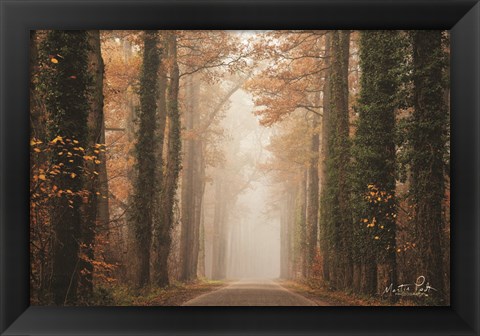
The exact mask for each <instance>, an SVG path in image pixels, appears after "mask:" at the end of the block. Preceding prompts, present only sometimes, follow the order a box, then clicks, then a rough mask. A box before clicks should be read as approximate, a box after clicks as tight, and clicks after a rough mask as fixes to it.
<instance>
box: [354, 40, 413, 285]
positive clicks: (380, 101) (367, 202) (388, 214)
mask: <svg viewBox="0 0 480 336" xmlns="http://www.w3.org/2000/svg"><path fill="white" fill-rule="evenodd" d="M403 50H404V48H402V44H401V38H400V33H399V32H397V31H362V32H361V33H360V68H361V74H362V76H361V90H360V98H359V101H358V112H359V118H358V128H357V131H356V133H355V142H354V158H355V164H354V168H355V169H354V172H355V177H354V181H355V182H354V185H355V187H354V189H355V191H354V200H355V202H354V203H355V204H356V209H355V216H354V235H355V242H354V245H355V249H354V251H355V263H356V264H357V265H360V266H359V269H360V270H361V271H360V272H361V273H362V274H361V276H360V284H359V287H360V288H359V289H360V290H361V291H362V292H363V293H364V294H369V295H374V294H376V293H377V292H378V289H379V288H383V289H385V288H386V287H388V286H389V285H390V284H394V285H396V240H395V232H396V219H395V218H396V216H397V214H396V201H395V186H396V183H395V176H396V175H395V165H396V163H395V160H396V154H395V142H394V140H395V110H396V107H397V99H396V97H397V91H398V88H399V75H400V71H401V66H402V53H404V51H403ZM377 283H378V286H377ZM377 287H378V288H377Z"/></svg>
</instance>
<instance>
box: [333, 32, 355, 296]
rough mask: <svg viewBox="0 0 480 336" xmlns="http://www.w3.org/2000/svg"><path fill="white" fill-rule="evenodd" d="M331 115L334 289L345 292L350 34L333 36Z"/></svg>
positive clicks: (348, 227)
mask: <svg viewBox="0 0 480 336" xmlns="http://www.w3.org/2000/svg"><path fill="white" fill-rule="evenodd" d="M331 34H332V65H331V67H332V73H331V83H330V85H331V87H330V89H331V109H332V110H331V113H332V121H333V127H332V130H331V132H332V135H331V143H330V146H331V156H330V158H329V159H330V160H331V161H330V164H331V166H330V167H329V170H330V172H329V175H330V176H329V177H327V178H331V181H330V182H331V185H330V187H331V192H332V201H333V202H332V203H331V204H330V205H329V206H330V207H332V211H333V214H332V218H331V220H332V223H331V226H332V228H333V230H334V232H333V240H334V244H335V279H334V280H335V281H334V282H335V285H336V287H338V288H346V287H348V286H350V285H351V281H352V276H353V264H352V261H351V226H352V225H351V209H350V201H349V192H350V191H349V185H348V167H349V162H350V153H349V114H348V60H349V43H350V31H347V30H343V31H333V32H332V33H331Z"/></svg>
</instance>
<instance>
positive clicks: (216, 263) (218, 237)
mask: <svg viewBox="0 0 480 336" xmlns="http://www.w3.org/2000/svg"><path fill="white" fill-rule="evenodd" d="M223 175H224V174H223V173H220V174H219V175H218V177H217V178H216V179H215V213H214V218H213V248H212V278H213V279H216V280H219V279H224V278H225V276H226V274H227V270H226V268H227V263H226V254H227V229H226V226H227V217H228V214H227V199H228V191H227V186H226V185H225V181H224V176H223Z"/></svg>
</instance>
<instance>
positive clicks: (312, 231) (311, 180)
mask: <svg viewBox="0 0 480 336" xmlns="http://www.w3.org/2000/svg"><path fill="white" fill-rule="evenodd" d="M311 132H312V135H311V142H310V155H311V158H310V162H309V164H308V175H307V176H308V188H307V190H308V200H307V239H308V243H307V244H308V245H307V246H308V255H307V258H308V259H307V265H308V266H307V269H308V274H307V275H308V276H311V275H312V274H311V272H310V271H311V270H312V268H313V266H314V261H315V256H316V253H317V241H318V206H319V203H318V196H319V194H318V192H319V182H318V157H319V149H320V138H319V134H318V115H317V114H314V115H313V116H312V125H311Z"/></svg>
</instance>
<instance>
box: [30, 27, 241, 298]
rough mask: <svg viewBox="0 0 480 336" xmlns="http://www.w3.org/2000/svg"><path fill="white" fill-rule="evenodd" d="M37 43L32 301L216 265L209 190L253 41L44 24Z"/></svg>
mask: <svg viewBox="0 0 480 336" xmlns="http://www.w3.org/2000/svg"><path fill="white" fill-rule="evenodd" d="M30 42H31V50H32V53H31V60H30V61H31V74H32V77H31V90H30V93H31V125H32V139H31V148H32V150H31V153H32V154H31V156H32V157H31V162H32V166H31V195H32V198H31V210H32V211H31V233H32V234H31V261H32V272H31V280H32V281H31V284H32V299H33V301H34V302H36V303H55V304H93V303H95V302H97V301H95V300H98V297H97V296H98V295H97V296H96V294H97V293H96V290H97V289H98V288H100V287H102V286H103V287H105V286H107V287H108V286H111V284H128V285H129V286H130V287H132V288H136V289H148V288H149V287H150V286H160V287H164V286H166V285H168V284H169V283H170V282H171V281H172V280H180V281H192V280H195V279H197V277H198V276H199V275H202V274H203V275H204V274H205V249H206V248H205V246H204V245H205V240H206V238H205V233H201V232H203V231H204V230H205V228H204V226H203V219H202V218H203V217H204V201H203V196H204V191H205V188H206V184H207V182H208V180H209V179H210V177H209V176H207V174H211V175H214V174H217V173H216V169H217V168H215V167H219V168H218V169H220V170H219V172H220V171H221V166H222V162H223V159H222V158H223V150H222V149H221V148H218V145H216V143H217V141H218V139H222V138H224V137H225V135H223V134H222V130H221V129H220V128H219V126H218V124H219V121H220V120H221V119H222V115H223V112H224V110H225V109H226V108H227V107H228V102H229V100H230V97H231V96H232V95H233V94H234V93H235V92H237V91H238V90H239V89H240V88H241V86H242V84H243V82H244V81H245V78H246V76H247V75H246V74H244V70H245V66H246V62H245V57H246V55H245V53H246V52H247V51H246V47H245V46H244V45H243V43H242V41H240V39H239V37H238V36H236V35H232V34H228V33H227V32H223V31H218V32H207V31H199V32H187V31H144V32H141V31H135V32H128V31H105V32H103V31H102V32H99V31H37V32H33V33H32V35H31V40H30ZM104 60H106V62H105V63H104ZM235 71H238V74H234V72H235ZM220 74H221V75H222V79H220ZM105 143H108V146H105ZM208 167H210V168H209V169H210V171H207V168H208ZM238 178H241V177H238ZM226 183H227V181H220V180H218V182H217V183H216V189H217V190H218V191H217V193H215V198H216V199H217V201H216V205H215V211H214V217H215V218H214V219H213V218H212V222H214V225H213V226H214V228H213V230H214V231H215V232H214V233H210V235H212V234H213V235H215V237H216V239H212V238H210V240H209V241H208V243H209V244H210V245H212V246H213V248H212V247H211V248H210V250H212V253H213V254H214V255H213V256H211V257H210V259H213V260H216V261H215V262H211V263H212V265H211V266H210V268H211V271H210V272H211V273H212V274H214V275H213V277H215V278H224V277H225V274H226V260H225V259H224V258H223V257H222V256H223V255H225V253H226V246H225V245H224V244H225V243H224V242H225V241H226V235H227V234H228V232H227V231H226V230H225V226H226V225H227V223H226V221H227V217H228V213H227V211H226V210H225V208H226V206H227V204H228V203H229V202H231V200H232V199H234V197H235V191H232V192H231V193H229V192H226V191H225V190H224V189H225V186H226ZM241 183H242V182H241V180H239V184H241ZM228 194H232V196H231V197H227V195H228ZM222 209H223V210H222ZM211 226H212V225H210V226H209V228H210V229H212V228H211ZM201 234H202V236H200V235H201ZM179 260H180V261H181V262H180V263H179V262H178V261H179ZM199 260H201V261H200V262H199ZM199 265H200V269H199V268H198V266H199ZM104 299H105V298H104ZM101 300H102V299H101Z"/></svg>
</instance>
